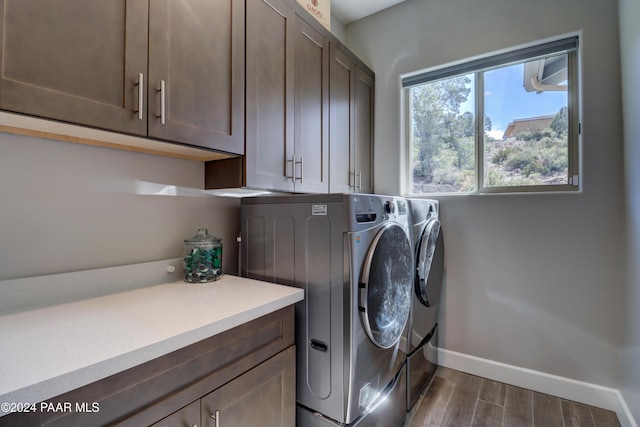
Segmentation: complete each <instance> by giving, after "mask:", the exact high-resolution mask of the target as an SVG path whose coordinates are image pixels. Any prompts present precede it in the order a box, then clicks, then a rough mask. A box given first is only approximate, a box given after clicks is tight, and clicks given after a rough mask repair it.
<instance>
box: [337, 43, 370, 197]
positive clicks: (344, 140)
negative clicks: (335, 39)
mask: <svg viewBox="0 0 640 427" xmlns="http://www.w3.org/2000/svg"><path fill="white" fill-rule="evenodd" d="M330 54H331V59H330V77H329V93H330V110H331V116H330V121H331V131H330V144H331V156H330V163H331V176H330V192H332V193H350V192H358V193H372V192H373V173H372V169H373V167H372V165H373V102H374V99H373V94H374V80H373V77H372V76H371V75H370V74H369V73H367V72H366V71H365V70H364V69H363V68H362V67H360V66H359V65H358V64H357V62H356V60H355V59H354V58H353V56H352V55H350V54H349V53H348V52H346V51H345V50H344V49H342V48H341V47H339V46H338V45H335V44H332V45H331V51H330Z"/></svg>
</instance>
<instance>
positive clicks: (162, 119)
mask: <svg viewBox="0 0 640 427" xmlns="http://www.w3.org/2000/svg"><path fill="white" fill-rule="evenodd" d="M156 92H160V115H157V114H156V117H157V118H159V119H160V124H162V125H164V124H165V123H166V121H165V117H166V111H165V100H166V98H165V92H166V91H165V87H164V80H160V88H159V89H156Z"/></svg>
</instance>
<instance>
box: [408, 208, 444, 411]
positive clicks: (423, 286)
mask: <svg viewBox="0 0 640 427" xmlns="http://www.w3.org/2000/svg"><path fill="white" fill-rule="evenodd" d="M407 202H408V204H409V211H410V218H411V237H412V241H413V247H414V255H415V259H414V265H415V276H414V286H413V292H412V294H413V296H412V302H411V315H410V316H409V321H408V322H407V327H406V329H405V331H406V336H405V339H406V352H407V366H406V369H407V411H409V410H411V408H412V407H413V406H414V405H415V403H416V401H417V400H418V398H419V397H420V394H421V393H422V392H423V391H424V389H425V387H426V386H427V384H429V381H430V380H431V378H432V377H433V374H434V372H435V370H436V368H437V365H438V353H437V346H438V307H439V304H440V293H441V290H442V284H443V280H444V237H443V233H442V228H441V226H440V219H439V217H440V215H439V208H440V205H439V203H438V201H437V200H424V199H407Z"/></svg>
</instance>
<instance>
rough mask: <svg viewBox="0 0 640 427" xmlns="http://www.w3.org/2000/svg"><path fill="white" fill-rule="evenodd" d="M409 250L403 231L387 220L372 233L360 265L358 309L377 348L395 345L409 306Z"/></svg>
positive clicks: (410, 277) (407, 239)
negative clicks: (372, 236)
mask: <svg viewBox="0 0 640 427" xmlns="http://www.w3.org/2000/svg"><path fill="white" fill-rule="evenodd" d="M412 255H413V254H412V250H411V244H410V243H409V238H408V237H407V234H406V233H405V231H404V230H403V229H402V227H400V226H399V225H396V224H387V225H386V226H384V227H383V228H382V229H381V230H380V231H379V232H378V233H377V234H376V236H375V237H374V239H373V242H372V244H371V246H370V247H369V251H368V252H367V256H366V258H365V261H364V266H363V269H362V280H361V282H360V285H359V286H360V293H359V295H360V296H359V309H360V317H361V319H362V324H363V327H364V329H365V331H366V332H367V335H368V336H369V338H370V339H371V341H372V342H373V343H374V344H375V345H376V346H378V347H380V348H389V347H392V346H393V345H395V344H396V343H397V342H398V340H399V339H400V336H401V335H402V330H403V329H404V326H405V323H406V322H407V318H408V317H409V309H410V307H411V284H412V282H413V277H412V276H413V274H412Z"/></svg>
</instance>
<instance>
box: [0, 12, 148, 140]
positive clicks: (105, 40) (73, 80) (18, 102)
mask: <svg viewBox="0 0 640 427" xmlns="http://www.w3.org/2000/svg"><path fill="white" fill-rule="evenodd" d="M148 3H149V2H148V0H127V1H124V0H120V1H115V0H113V1H86V0H56V1H45V2H43V1H40V0H0V37H1V38H2V43H1V44H0V61H1V66H2V76H1V77H0V108H2V109H5V110H10V111H16V112H20V113H27V114H33V115H37V116H42V117H47V118H52V119H57V120H63V121H67V122H73V123H79V124H84V125H89V126H95V127H100V128H104V129H110V130H115V131H122V132H127V133H134V134H141V135H144V134H146V132H147V120H146V116H144V117H142V119H141V118H140V115H139V114H138V111H137V110H138V109H139V108H140V107H142V109H143V112H144V111H146V105H145V102H144V100H146V96H147V92H146V88H145V87H144V85H143V86H142V87H140V86H139V84H138V83H139V76H142V77H143V81H144V80H145V77H146V71H147V25H148ZM140 95H141V98H142V99H140Z"/></svg>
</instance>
